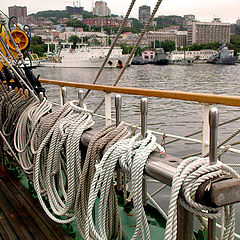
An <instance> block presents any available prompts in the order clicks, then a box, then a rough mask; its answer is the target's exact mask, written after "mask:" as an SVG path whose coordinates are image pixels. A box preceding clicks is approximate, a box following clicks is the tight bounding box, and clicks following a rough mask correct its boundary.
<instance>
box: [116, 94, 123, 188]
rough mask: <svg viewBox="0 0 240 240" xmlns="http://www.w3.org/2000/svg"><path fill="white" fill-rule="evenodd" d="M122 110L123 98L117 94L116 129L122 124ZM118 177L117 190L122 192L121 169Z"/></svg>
mask: <svg viewBox="0 0 240 240" xmlns="http://www.w3.org/2000/svg"><path fill="white" fill-rule="evenodd" d="M121 108H122V96H121V95H120V94H117V95H116V96H115V109H116V127H117V126H118V125H119V124H120V122H121ZM116 175H117V190H118V191H122V190H123V174H122V172H121V170H120V169H117V171H116ZM124 191H125V189H124Z"/></svg>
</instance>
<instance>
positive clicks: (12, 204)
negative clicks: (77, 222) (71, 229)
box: [0, 168, 71, 240]
mask: <svg viewBox="0 0 240 240" xmlns="http://www.w3.org/2000/svg"><path fill="white" fill-rule="evenodd" d="M0 239H1V240H2V239H4V240H8V239H9V240H14V239H20V240H22V239H23V240H26V239H28V240H30V239H38V240H42V239H51V240H54V239H58V240H63V239H65V240H67V239H71V238H70V237H68V236H67V234H66V232H65V231H64V229H62V228H61V227H60V226H59V225H58V224H56V223H54V222H53V221H52V220H51V219H50V218H49V217H48V216H47V215H46V214H45V212H44V211H43V210H42V208H41V206H40V203H39V202H38V200H37V199H33V198H32V196H31V193H30V192H28V191H27V190H26V188H25V187H24V186H23V184H22V183H21V182H20V181H19V180H18V179H17V178H15V177H13V176H9V175H8V174H7V173H6V172H5V171H4V170H3V169H2V168H1V169H0Z"/></svg>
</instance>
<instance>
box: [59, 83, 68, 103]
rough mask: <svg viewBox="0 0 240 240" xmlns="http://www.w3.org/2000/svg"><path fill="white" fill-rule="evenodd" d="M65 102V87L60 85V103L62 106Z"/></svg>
mask: <svg viewBox="0 0 240 240" xmlns="http://www.w3.org/2000/svg"><path fill="white" fill-rule="evenodd" d="M66 102H67V88H66V87H60V104H61V106H63V105H64V104H65V103H66Z"/></svg>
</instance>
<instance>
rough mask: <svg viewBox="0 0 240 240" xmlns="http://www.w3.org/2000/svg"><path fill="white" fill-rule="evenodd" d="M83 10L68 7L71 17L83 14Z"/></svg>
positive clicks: (81, 8)
mask: <svg viewBox="0 0 240 240" xmlns="http://www.w3.org/2000/svg"><path fill="white" fill-rule="evenodd" d="M83 9H84V8H83V7H70V6H67V7H66V11H67V14H69V15H76V14H83V11H84V10H83Z"/></svg>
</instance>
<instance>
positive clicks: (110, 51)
mask: <svg viewBox="0 0 240 240" xmlns="http://www.w3.org/2000/svg"><path fill="white" fill-rule="evenodd" d="M135 2H136V0H132V2H131V4H130V6H129V9H128V11H127V13H126V16H125V18H124V20H123V22H122V24H121V26H120V28H119V29H118V32H117V35H116V37H115V38H114V41H113V43H112V45H111V48H110V49H109V52H108V54H107V56H106V58H105V60H104V62H103V63H102V66H101V68H100V69H99V71H98V73H97V76H96V78H95V80H94V82H93V84H95V83H96V82H97V80H98V78H99V77H100V75H101V73H102V71H103V69H104V66H105V65H106V63H107V60H108V59H109V57H110V55H111V53H112V50H113V48H114V46H115V45H116V43H117V40H118V39H119V37H120V35H121V32H122V29H123V27H124V25H125V24H126V22H127V19H128V17H129V15H130V13H131V11H132V9H133V6H134V4H135ZM90 91H91V90H90V89H89V90H87V92H86V93H85V95H84V99H85V98H86V97H87V96H88V94H89V93H90Z"/></svg>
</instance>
